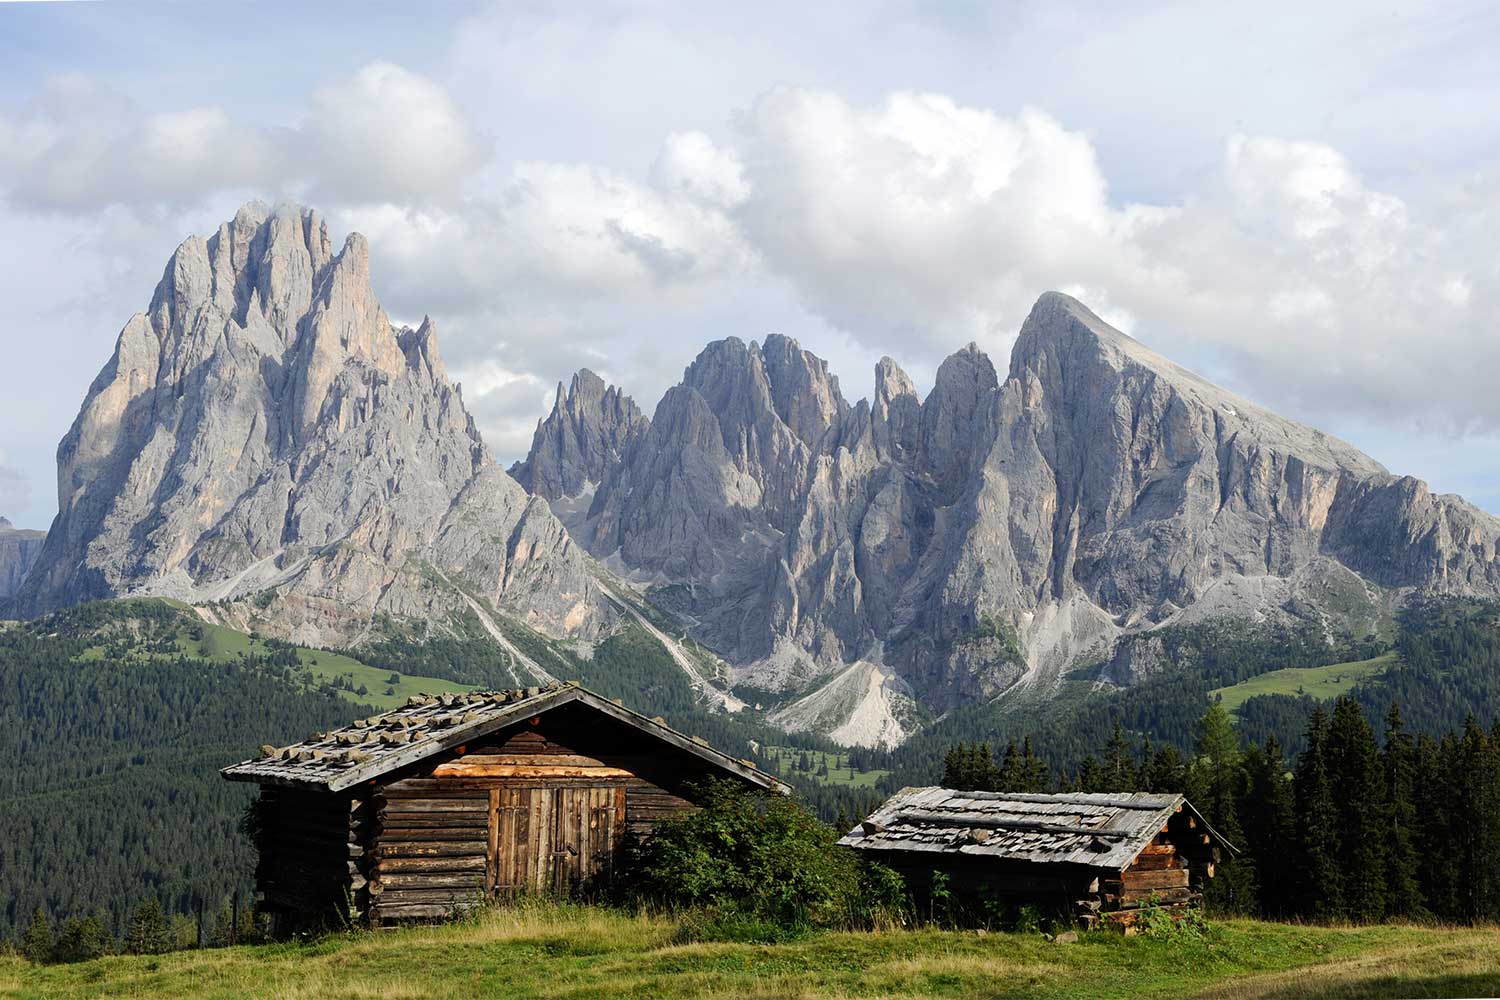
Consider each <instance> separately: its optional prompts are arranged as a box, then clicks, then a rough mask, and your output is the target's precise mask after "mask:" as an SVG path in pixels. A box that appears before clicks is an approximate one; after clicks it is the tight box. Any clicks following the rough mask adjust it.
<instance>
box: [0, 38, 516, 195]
mask: <svg viewBox="0 0 1500 1000" xmlns="http://www.w3.org/2000/svg"><path fill="white" fill-rule="evenodd" d="M488 155H489V144H488V142H487V140H485V139H484V138H483V137H482V136H481V135H480V133H479V132H478V130H477V129H476V128H475V127H474V126H473V125H472V123H470V122H469V121H468V120H467V118H466V117H465V116H464V115H463V114H462V113H461V112H460V111H459V110H458V108H457V107H456V106H455V104H454V103H453V101H452V99H451V98H450V97H449V95H448V93H447V92H446V91H445V90H444V89H443V88H442V87H440V86H438V85H437V84H436V83H434V82H432V81H431V80H429V79H427V78H425V77H422V76H420V75H418V74H415V73H412V72H410V71H408V70H405V69H402V68H401V67H399V66H394V65H391V64H389V63H372V64H370V65H368V66H365V67H364V68H362V69H360V70H359V71H358V72H356V73H355V74H354V75H353V76H351V77H348V78H346V79H341V80H335V81H333V82H331V83H329V84H327V85H325V86H323V87H320V88H318V89H317V90H315V91H314V92H313V93H312V95H311V98H310V101H309V110H308V112H307V113H306V115H305V117H304V119H303V120H302V121H301V122H300V123H298V124H296V125H293V126H289V127H279V126H273V125H261V124H255V123H249V122H244V121H238V120H236V119H234V118H233V117H232V116H231V115H230V114H229V113H228V112H227V111H225V110H224V109H223V108H222V107H219V106H216V105H212V104H207V105H199V106H192V107H186V108H174V109H168V110H160V111H147V110H145V109H143V108H140V107H138V106H136V105H134V104H132V103H131V102H130V101H128V100H127V99H125V98H124V97H123V96H121V95H120V94H118V93H116V92H114V91H112V90H110V89H109V88H108V87H106V86H104V85H103V84H101V83H99V82H97V81H94V80H91V79H89V78H86V77H79V76H63V77H57V78H54V79H52V80H49V81H48V82H47V83H46V84H44V86H43V89H42V92H41V94H40V95H39V96H38V97H37V98H36V99H35V100H33V101H31V102H29V103H28V104H26V105H25V106H23V107H21V108H19V109H17V110H15V111H13V112H11V113H9V114H7V113H5V112H3V111H0V188H3V189H4V191H5V194H6V196H7V199H8V200H9V201H10V203H11V204H12V205H14V206H16V207H19V208H23V209H24V208H36V209H43V210H53V211H56V210H61V211H70V212H93V211H98V210H99V209H101V208H104V207H106V206H110V205H126V206H130V207H132V208H137V209H146V208H155V209H171V210H182V209H186V208H192V207H194V206H199V205H201V204H203V203H204V202H205V201H206V200H208V199H210V198H211V197H212V196H214V195H215V194H220V193H223V192H228V191H233V192H249V193H258V194H262V195H267V196H270V197H273V198H275V197H281V196H293V197H307V196H312V197H317V198H318V199H319V200H320V201H321V202H330V203H339V204H347V203H359V202H379V201H398V202H406V203H419V204H420V203H424V202H428V201H441V200H451V199H452V198H453V197H455V196H456V195H457V194H458V193H459V189H460V188H461V186H462V184H463V182H464V181H465V179H467V178H468V177H469V176H471V175H472V174H473V173H474V172H475V171H477V170H478V169H479V168H480V167H482V166H483V165H484V163H485V161H486V160H487V158H488Z"/></svg>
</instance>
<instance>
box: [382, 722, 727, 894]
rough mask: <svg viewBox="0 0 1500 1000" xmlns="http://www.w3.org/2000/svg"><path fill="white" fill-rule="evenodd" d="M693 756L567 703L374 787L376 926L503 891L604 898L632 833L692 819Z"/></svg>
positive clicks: (696, 763) (700, 768)
mask: <svg viewBox="0 0 1500 1000" xmlns="http://www.w3.org/2000/svg"><path fill="white" fill-rule="evenodd" d="M709 773H710V769H709V768H708V767H707V765H705V764H703V762H701V761H700V760H698V759H697V758H695V757H693V756H692V755H690V754H686V753H683V752H682V751H680V750H678V749H676V748H673V747H670V746H667V745H665V744H662V743H661V742H660V741H656V740H653V739H651V738H650V737H648V736H647V735H646V734H643V733H642V732H641V731H640V730H638V729H636V728H634V727H633V726H628V725H625V724H622V723H619V722H617V721H615V720H613V719H610V718H608V717H601V715H600V714H599V713H597V712H594V711H592V710H589V709H587V708H584V707H582V706H571V705H570V706H563V707H561V708H558V709H555V710H553V711H551V712H548V713H546V714H544V715H540V716H536V717H533V718H532V719H528V720H524V721H522V722H521V723H519V724H517V725H513V726H510V727H508V728H506V729H503V730H500V731H498V732H496V733H493V734H491V735H489V736H487V737H484V738H483V739H480V740H476V741H475V742H474V743H473V744H470V745H465V746H463V747H460V748H458V749H457V750H455V751H452V752H448V753H444V754H441V755H438V756H435V757H433V758H430V759H428V760H426V761H423V762H422V763H421V764H419V765H416V766H414V767H412V768H408V769H406V770H404V771H401V772H397V773H395V774H392V775H389V776H388V777H387V778H385V779H382V780H381V781H379V782H378V783H377V784H376V785H375V786H374V787H371V788H369V792H370V794H371V796H372V798H373V817H374V823H373V824H372V829H371V832H370V836H369V840H368V847H369V853H370V861H369V864H368V867H367V870H366V874H367V876H368V878H369V898H370V900H371V905H370V910H369V916H370V918H371V919H372V921H374V922H376V923H380V922H384V921H390V920H401V919H413V918H433V917H442V916H446V915H448V914H450V913H452V912H453V911H454V910H456V909H459V908H462V907H463V906H464V905H466V904H468V903H471V902H475V901H478V900H481V899H483V898H486V897H488V896H490V895H494V894H500V895H505V894H512V893H517V892H521V891H546V892H556V893H568V892H580V891H581V892H585V893H588V892H591V891H593V890H595V889H597V888H598V887H599V886H600V885H601V884H602V883H604V882H607V881H608V880H609V879H610V878H611V877H612V876H613V874H614V865H615V856H616V851H617V848H618V847H619V845H620V843H621V841H622V839H623V838H624V836H625V835H626V834H627V832H628V833H632V834H635V835H636V836H641V837H644V836H649V834H650V832H651V830H652V829H653V828H654V827H655V825H656V824H657V823H659V822H661V821H662V820H663V819H666V818H669V817H671V816H675V815H679V814H681V813H682V812H684V811H685V810H689V809H692V808H693V804H692V802H691V801H690V800H689V799H688V798H687V796H688V795H689V794H690V791H689V786H690V785H691V784H692V783H693V782H695V781H699V780H702V779H703V778H704V777H706V776H707V775H708V774H709Z"/></svg>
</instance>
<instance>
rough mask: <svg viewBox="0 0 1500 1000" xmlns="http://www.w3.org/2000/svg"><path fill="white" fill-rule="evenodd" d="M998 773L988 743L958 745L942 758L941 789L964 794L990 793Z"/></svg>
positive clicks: (994, 785) (997, 779) (998, 775)
mask: <svg viewBox="0 0 1500 1000" xmlns="http://www.w3.org/2000/svg"><path fill="white" fill-rule="evenodd" d="M999 778H1000V772H999V769H998V768H996V767H995V756H994V753H993V752H992V751H991V750H990V745H989V744H988V743H975V744H973V745H972V746H970V745H968V744H965V743H960V744H958V745H957V746H955V747H953V748H951V749H950V750H949V751H948V752H947V754H945V755H944V757H943V787H944V788H952V789H956V790H958V791H966V792H973V791H979V792H992V791H994V790H995V788H996V786H997V785H998V783H999Z"/></svg>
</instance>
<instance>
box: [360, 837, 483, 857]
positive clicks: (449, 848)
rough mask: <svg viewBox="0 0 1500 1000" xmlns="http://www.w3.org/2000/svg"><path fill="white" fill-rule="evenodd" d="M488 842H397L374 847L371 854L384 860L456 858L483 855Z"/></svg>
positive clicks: (477, 840) (475, 840) (476, 840)
mask: <svg viewBox="0 0 1500 1000" xmlns="http://www.w3.org/2000/svg"><path fill="white" fill-rule="evenodd" d="M487 847H488V842H487V841H484V840H479V839H474V840H453V841H441V842H437V843H432V842H424V841H398V842H393V843H382V844H380V845H379V846H378V847H376V848H375V849H374V850H373V852H372V854H373V855H374V857H376V858H379V859H385V858H443V857H456V856H460V855H465V854H484V853H485V852H486V849H487Z"/></svg>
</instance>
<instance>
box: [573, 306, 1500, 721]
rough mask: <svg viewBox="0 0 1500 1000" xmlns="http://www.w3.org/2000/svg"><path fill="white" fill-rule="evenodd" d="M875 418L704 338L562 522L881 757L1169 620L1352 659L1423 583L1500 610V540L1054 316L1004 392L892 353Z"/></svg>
mask: <svg viewBox="0 0 1500 1000" xmlns="http://www.w3.org/2000/svg"><path fill="white" fill-rule="evenodd" d="M871 399H872V402H865V401H861V402H860V403H859V404H858V405H856V406H853V407H850V406H848V405H847V404H846V403H845V402H844V401H843V398H842V396H841V395H839V392H838V384H837V381H836V380H835V379H834V378H833V376H832V375H831V374H829V373H828V371H827V366H826V365H825V364H824V363H823V362H822V361H821V359H818V358H816V357H815V356H813V355H811V354H810V353H808V352H806V351H803V350H802V349H801V348H800V347H797V345H795V343H793V342H791V341H788V340H786V339H784V338H779V337H768V338H766V341H765V343H764V344H763V345H756V344H754V343H750V344H746V343H745V342H743V341H741V340H738V339H737V338H734V337H729V338H726V339H724V340H720V341H716V342H714V343H712V344H710V345H709V346H708V347H706V348H705V349H704V350H703V351H702V352H701V353H700V354H699V355H698V357H697V358H696V359H695V360H694V361H693V362H692V364H691V365H690V366H689V367H688V369H687V371H686V372H685V374H684V378H683V381H682V383H681V384H680V385H678V386H675V387H673V388H672V389H670V390H668V392H667V394H666V395H665V397H664V398H663V399H662V401H661V403H660V404H659V406H658V408H657V411H656V416H655V418H654V420H653V421H652V423H651V425H650V427H649V429H648V430H647V431H646V432H645V433H643V434H641V435H640V436H639V437H637V438H636V439H635V441H634V442H633V444H632V445H631V447H629V448H628V449H624V450H622V451H620V452H618V458H617V460H616V461H615V463H614V465H613V466H612V467H610V468H606V469H603V470H602V471H598V467H597V466H594V467H591V473H590V475H591V477H593V476H595V475H596V474H597V481H598V483H599V486H598V491H597V493H596V494H595V495H593V497H592V502H591V505H590V506H589V509H588V517H587V518H582V517H575V518H573V519H572V520H570V522H569V527H570V529H571V530H573V531H574V532H575V536H576V537H577V538H578V539H579V540H580V541H581V542H582V543H583V544H585V545H586V546H588V547H589V548H590V550H591V551H593V552H594V553H595V554H597V555H599V556H601V557H603V556H608V557H610V558H612V559H617V560H618V561H619V562H620V563H622V564H623V565H624V567H625V568H627V569H629V570H632V571H634V572H637V573H639V574H641V575H642V576H645V577H648V578H651V579H654V580H657V581H659V582H665V583H672V584H679V585H681V586H679V587H677V588H674V589H673V590H672V594H673V599H674V600H676V601H677V602H678V604H679V607H678V610H680V611H682V612H683V613H684V614H685V615H686V616H687V618H688V620H690V621H692V622H694V623H695V624H694V627H695V630H696V634H697V635H698V636H699V638H700V639H702V640H703V641H705V642H706V643H708V644H709V645H710V646H712V647H713V648H715V649H716V650H718V651H719V652H720V653H722V654H724V655H725V656H726V657H728V658H729V659H730V661H731V662H732V663H734V664H735V665H736V670H737V676H738V677H739V678H740V679H741V680H742V681H747V682H749V683H752V684H754V685H756V686H757V687H760V688H769V689H773V690H776V689H779V690H783V691H786V692H788V693H789V695H794V697H793V698H792V700H791V701H790V702H788V703H787V704H785V705H783V706H781V707H779V708H778V709H777V712H776V715H775V718H777V719H778V720H779V721H781V722H782V723H783V724H785V725H788V726H791V727H798V726H812V727H816V728H822V729H824V730H825V731H834V732H837V733H838V734H839V737H840V738H841V739H845V740H846V741H848V742H870V741H875V742H880V741H886V742H889V741H891V740H895V739H899V738H901V735H902V734H903V733H904V731H905V729H904V725H903V723H902V721H901V720H902V719H903V718H906V717H907V716H908V714H909V713H907V712H906V711H905V710H904V709H903V707H902V706H903V704H905V703H906V702H905V700H906V699H911V698H915V699H917V700H919V701H921V702H923V703H925V704H926V706H927V707H928V708H929V709H931V710H934V711H943V710H946V709H948V708H951V707H953V706H955V705H958V704H961V703H963V702H965V701H967V700H969V699H972V698H985V697H991V696H994V695H995V694H997V693H999V692H1001V691H1003V690H1005V689H1006V688H1007V687H1008V686H1009V685H1012V684H1014V683H1017V682H1018V681H1021V680H1025V681H1026V682H1027V683H1028V684H1032V685H1037V686H1039V688H1040V689H1042V690H1045V689H1046V688H1047V686H1048V685H1051V684H1053V683H1055V682H1056V679H1057V678H1058V677H1059V676H1060V675H1061V672H1062V671H1063V670H1064V669H1065V668H1066V667H1068V666H1069V665H1071V664H1074V663H1076V662H1078V661H1080V660H1084V659H1091V660H1095V661H1096V660H1098V659H1099V658H1101V657H1107V656H1108V655H1109V652H1110V649H1111V646H1112V644H1113V643H1114V641H1115V639H1116V638H1117V637H1119V636H1121V635H1123V634H1126V633H1128V632H1131V631H1134V630H1139V629H1143V628H1149V627H1151V626H1153V625H1154V624H1157V623H1161V622H1164V621H1169V620H1171V621H1188V620H1195V619H1197V618H1213V617H1221V616H1231V617H1237V618H1249V619H1252V620H1256V621H1264V620H1273V621H1276V620H1280V621H1287V622H1290V621H1293V620H1305V619H1307V618H1309V617H1311V618H1312V619H1314V620H1316V621H1319V622H1321V623H1322V624H1323V625H1324V626H1325V627H1326V628H1328V629H1330V630H1333V631H1340V630H1347V631H1350V632H1353V633H1355V634H1359V635H1364V634H1366V632H1367V631H1368V630H1369V629H1370V628H1371V627H1372V626H1373V625H1374V624H1375V623H1376V622H1377V621H1378V619H1380V617H1381V616H1382V615H1386V614H1388V612H1389V608H1390V607H1391V605H1392V602H1395V601H1397V600H1399V599H1400V595H1402V594H1403V593H1406V592H1408V591H1410V590H1413V589H1415V590H1440V591H1457V592H1468V593H1481V594H1495V593H1500V521H1497V520H1496V519H1495V518H1492V517H1490V516H1488V515H1486V514H1484V513H1482V512H1480V511H1478V510H1476V509H1475V508H1473V507H1471V506H1470V505H1468V504H1465V503H1463V502H1462V501H1459V500H1457V499H1456V498H1451V497H1434V496H1432V495H1431V494H1430V493H1429V492H1428V491H1427V489H1426V487H1425V486H1423V485H1422V484H1421V483H1419V482H1418V481H1416V480H1413V479H1405V478H1398V477H1396V476H1392V475H1391V474H1389V473H1388V472H1386V470H1385V469H1384V468H1382V467H1381V466H1380V465H1379V463H1377V462H1375V461H1373V460H1372V459H1370V458H1369V457H1368V456H1365V455H1363V454H1361V453H1360V452H1359V451H1358V450H1357V449H1355V448H1353V447H1351V446H1350V445H1348V444H1345V443H1344V442H1342V441H1339V440H1337V439H1335V438H1332V437H1330V436H1328V435H1326V434H1322V433H1321V432H1318V431H1316V430H1314V429H1312V428H1309V427H1306V426H1304V425H1302V424H1298V423H1296V422H1295V421H1291V420H1286V419H1284V418H1282V417H1278V416H1276V415H1275V414H1272V413H1269V412H1268V411H1266V410H1264V409H1263V408H1261V407H1258V406H1255V405H1254V404H1252V403H1249V402H1247V401H1245V400H1243V399H1241V398H1239V397H1237V396H1235V395H1233V394H1232V393H1228V392H1226V391H1225V390H1223V389H1220V388H1219V387H1217V386H1214V385H1213V384H1212V383H1210V382H1208V381H1207V380H1206V379H1203V378H1201V377H1200V376H1198V375H1195V374H1193V373H1191V372H1189V371H1187V370H1186V369H1184V368H1182V367H1180V366H1178V365H1176V364H1174V363H1172V362H1171V361H1169V360H1167V359H1165V358H1163V357H1161V356H1160V355H1158V354H1156V353H1155V352H1153V351H1151V350H1150V349H1149V348H1147V347H1146V346H1145V345H1143V344H1141V343H1139V342H1138V341H1136V340H1134V339H1132V338H1130V337H1128V336H1127V335H1125V334H1124V333H1121V332H1120V331H1118V330H1115V329H1114V328H1112V327H1110V326H1109V325H1108V324H1107V323H1105V322H1104V321H1103V320H1101V319H1100V318H1099V317H1098V316H1097V315H1095V314H1094V313H1093V312H1091V311H1090V310H1089V309H1088V308H1087V307H1085V306H1084V305H1082V304H1081V303H1079V302H1078V301H1077V300H1075V299H1073V298H1071V297H1069V296H1066V295H1063V294H1061V293H1056V292H1049V293H1047V294H1045V295H1043V296H1041V297H1040V299H1039V300H1038V301H1037V303H1036V305H1035V307H1034V308H1033V309H1032V310H1031V313H1030V315H1029V316H1028V318H1027V320H1026V322H1025V324H1024V326H1023V327H1022V330H1021V332H1020V335H1019V337H1018V339H1017V341H1016V343H1015V345H1014V348H1013V350H1012V354H1011V359H1010V365H1009V369H1008V372H1007V373H1006V374H1005V376H1004V378H1002V377H1001V376H1000V374H999V373H997V372H996V370H995V367H994V365H993V364H992V363H991V361H990V359H989V358H988V357H987V356H986V355H985V353H984V351H982V350H981V349H980V348H979V346H978V345H976V344H970V345H967V346H966V347H964V348H962V349H960V350H959V351H957V352H955V353H954V354H953V355H952V356H950V357H949V358H947V359H946V360H945V361H944V362H943V363H942V365H941V366H940V368H939V369H938V372H937V378H936V382H935V385H934V387H933V389H932V391H931V392H930V393H929V394H928V395H927V398H926V399H925V400H922V399H918V397H917V393H916V390H915V388H914V387H913V386H912V383H911V380H910V379H909V378H907V377H906V375H905V374H904V373H903V372H901V370H900V368H899V367H898V366H897V365H896V363H895V362H894V361H892V360H890V359H882V361H881V362H880V364H879V365H877V367H876V370H875V386H874V393H873V396H872V397H871ZM1330 595H1332V596H1330ZM1126 673H1127V674H1128V673H1129V671H1128V670H1127V671H1126ZM857 720H862V721H857Z"/></svg>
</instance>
